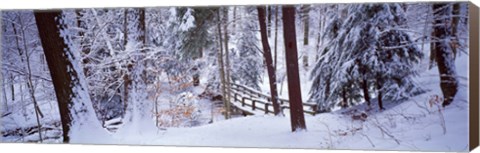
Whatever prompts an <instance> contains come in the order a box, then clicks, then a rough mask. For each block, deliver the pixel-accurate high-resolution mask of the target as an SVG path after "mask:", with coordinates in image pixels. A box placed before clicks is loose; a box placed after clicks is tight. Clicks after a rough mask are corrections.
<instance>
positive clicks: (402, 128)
mask: <svg viewBox="0 0 480 153" xmlns="http://www.w3.org/2000/svg"><path fill="white" fill-rule="evenodd" d="M456 61H457V62H456V66H457V73H458V79H459V81H460V90H459V93H458V94H457V96H456V99H455V101H454V102H453V103H452V104H451V105H450V106H448V107H446V108H441V106H440V105H438V104H433V105H430V103H429V101H430V99H431V97H432V96H434V95H441V91H440V88H439V77H438V70H437V69H436V68H433V69H431V70H427V69H426V68H425V67H423V66H420V67H419V68H420V69H422V68H425V70H424V71H423V72H421V74H420V76H419V77H418V82H419V83H420V84H421V85H422V87H423V88H424V89H429V90H428V91H427V92H426V93H424V94H421V95H418V96H416V97H413V98H412V99H409V100H407V101H405V102H402V103H390V104H389V105H387V106H386V107H387V108H388V109H387V110H385V111H381V112H379V111H376V110H377V108H376V107H375V105H374V106H373V109H372V110H371V111H368V112H366V113H367V114H368V117H367V119H366V121H360V120H353V119H352V114H358V113H360V112H362V111H363V110H364V109H365V107H366V106H365V105H363V104H360V105H358V106H355V107H352V108H349V109H347V110H339V111H336V112H333V113H324V114H319V115H316V116H310V115H306V116H305V117H306V123H307V130H306V131H301V132H294V133H292V132H291V129H290V119H289V116H288V114H287V116H285V117H275V116H271V115H256V116H248V117H240V118H233V119H230V120H220V121H217V122H214V123H213V124H208V125H204V126H198V127H182V128H167V129H163V130H150V131H148V130H141V131H142V133H141V136H138V133H137V134H133V133H128V132H127V133H123V134H120V133H118V134H117V133H113V134H111V135H112V137H111V138H109V139H111V140H109V143H112V144H142V145H175V146H219V147H269V148H315V149H367V150H373V149H375V150H417V151H467V150H468V84H467V83H468V70H467V69H465V68H466V67H467V65H468V56H465V55H462V56H460V57H459V59H457V60H456ZM135 135H137V136H135Z"/></svg>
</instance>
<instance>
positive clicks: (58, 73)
mask: <svg viewBox="0 0 480 153" xmlns="http://www.w3.org/2000/svg"><path fill="white" fill-rule="evenodd" d="M34 15H35V21H36V23H37V28H38V32H39V36H40V40H41V43H42V47H43V51H44V52H45V57H46V60H47V64H48V68H49V69H50V75H51V77H52V82H53V86H54V89H55V94H56V97H57V101H58V107H59V112H60V120H61V122H62V130H63V142H64V143H68V142H70V135H69V134H70V129H71V127H72V126H77V127H78V128H79V129H81V127H80V126H82V125H83V124H87V123H88V124H91V125H92V124H93V125H92V126H98V127H99V128H101V126H100V123H94V122H92V121H89V120H90V119H96V116H95V114H94V111H93V107H92V105H91V101H90V97H89V96H88V93H87V91H86V88H87V87H85V85H82V83H81V82H82V81H85V80H82V79H84V77H83V76H82V75H83V73H81V71H82V70H81V69H80V68H79V67H78V65H76V64H73V63H72V62H73V61H75V60H78V59H77V58H78V57H76V56H77V54H75V53H73V52H72V51H70V49H69V48H68V45H67V44H65V42H64V39H63V38H61V37H60V27H59V25H60V21H61V11H59V10H48V11H40V10H37V11H34ZM78 63H80V62H78ZM78 63H77V64H78ZM78 71H80V72H78ZM73 119H76V121H75V122H72V120H73ZM84 122H86V123H84Z"/></svg>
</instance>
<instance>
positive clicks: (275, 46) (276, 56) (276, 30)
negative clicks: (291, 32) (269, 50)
mask: <svg viewBox="0 0 480 153" xmlns="http://www.w3.org/2000/svg"><path fill="white" fill-rule="evenodd" d="M277 42H278V6H275V39H274V43H273V44H274V45H273V50H274V52H275V57H274V58H273V60H274V61H273V65H274V69H275V72H277V59H278V50H277V46H278V45H277Z"/></svg>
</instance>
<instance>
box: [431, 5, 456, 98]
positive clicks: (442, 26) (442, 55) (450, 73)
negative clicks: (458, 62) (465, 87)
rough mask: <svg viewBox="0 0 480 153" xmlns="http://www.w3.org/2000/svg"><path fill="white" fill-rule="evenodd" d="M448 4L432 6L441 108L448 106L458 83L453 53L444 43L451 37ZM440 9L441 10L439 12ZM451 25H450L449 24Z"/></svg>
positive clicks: (434, 49)
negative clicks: (440, 89)
mask: <svg viewBox="0 0 480 153" xmlns="http://www.w3.org/2000/svg"><path fill="white" fill-rule="evenodd" d="M448 5H449V4H444V3H439V4H433V10H438V11H436V12H435V13H434V16H435V20H434V22H433V25H435V26H434V28H433V31H432V37H433V38H436V39H438V40H439V41H435V42H434V48H433V52H435V54H436V56H435V57H436V61H437V65H438V66H437V67H438V71H439V73H440V87H441V88H442V93H443V99H444V101H443V104H442V105H443V106H444V107H445V106H447V105H449V104H450V103H451V102H452V101H453V98H454V97H455V95H456V93H457V91H458V81H457V79H456V72H455V62H454V61H455V60H454V59H453V56H454V54H453V51H452V50H451V49H450V46H449V45H450V44H449V43H447V42H445V41H446V40H448V39H449V38H451V37H452V36H453V34H452V29H451V27H450V26H451V25H449V24H448V23H450V22H448V21H449V19H448V18H447V17H449V16H451V10H450V9H451V8H450V6H448ZM439 9H441V10H439ZM450 24H451V23H450Z"/></svg>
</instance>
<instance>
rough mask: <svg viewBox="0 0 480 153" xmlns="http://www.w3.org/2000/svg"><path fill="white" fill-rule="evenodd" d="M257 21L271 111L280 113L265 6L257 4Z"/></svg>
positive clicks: (276, 113)
mask: <svg viewBox="0 0 480 153" xmlns="http://www.w3.org/2000/svg"><path fill="white" fill-rule="evenodd" d="M257 11H258V21H259V23H260V35H261V39H262V46H263V57H264V59H265V63H266V65H267V72H268V79H269V83H270V95H271V101H272V106H273V112H274V114H275V115H282V112H281V110H280V105H279V104H278V93H277V83H276V81H277V79H276V74H275V69H274V68H273V61H272V53H271V51H270V45H269V44H268V37H267V28H266V24H265V7H264V6H258V7H257Z"/></svg>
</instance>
